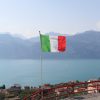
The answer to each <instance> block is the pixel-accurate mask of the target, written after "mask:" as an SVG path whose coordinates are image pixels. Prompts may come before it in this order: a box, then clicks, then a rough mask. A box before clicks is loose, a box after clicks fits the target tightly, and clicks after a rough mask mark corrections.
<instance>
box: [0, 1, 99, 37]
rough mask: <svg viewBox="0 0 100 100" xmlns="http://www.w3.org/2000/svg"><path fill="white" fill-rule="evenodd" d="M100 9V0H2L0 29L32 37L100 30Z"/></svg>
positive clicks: (0, 30)
mask: <svg viewBox="0 0 100 100" xmlns="http://www.w3.org/2000/svg"><path fill="white" fill-rule="evenodd" d="M99 10H100V0H0V32H10V33H11V34H13V35H14V34H15V35H18V36H24V37H26V38H29V37H34V36H37V35H38V31H41V33H48V32H57V33H62V34H69V35H72V34H76V33H79V32H84V31H87V30H97V31H100V11H99Z"/></svg>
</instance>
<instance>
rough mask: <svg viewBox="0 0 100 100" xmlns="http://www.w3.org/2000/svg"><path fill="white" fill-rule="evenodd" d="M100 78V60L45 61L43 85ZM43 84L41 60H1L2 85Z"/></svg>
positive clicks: (0, 81)
mask: <svg viewBox="0 0 100 100" xmlns="http://www.w3.org/2000/svg"><path fill="white" fill-rule="evenodd" d="M98 77H100V60H43V83H51V84H55V83H61V82H68V81H71V80H83V81H84V80H89V79H96V78H98ZM15 83H18V84H20V85H22V86H25V85H31V86H38V85H40V84H41V62H40V60H0V84H1V85H2V84H5V85H6V86H7V87H8V86H11V85H13V84H15Z"/></svg>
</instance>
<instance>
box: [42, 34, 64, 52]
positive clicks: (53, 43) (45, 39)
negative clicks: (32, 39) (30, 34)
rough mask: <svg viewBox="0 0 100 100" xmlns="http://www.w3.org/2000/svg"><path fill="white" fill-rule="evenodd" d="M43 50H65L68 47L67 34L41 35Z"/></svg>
mask: <svg viewBox="0 0 100 100" xmlns="http://www.w3.org/2000/svg"><path fill="white" fill-rule="evenodd" d="M40 40H41V48H42V51H43V52H64V51H65V49H66V36H50V35H40Z"/></svg>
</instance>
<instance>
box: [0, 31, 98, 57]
mask: <svg viewBox="0 0 100 100" xmlns="http://www.w3.org/2000/svg"><path fill="white" fill-rule="evenodd" d="M99 52H100V32H98V31H86V32H83V33H80V34H76V35H72V36H67V49H66V51H65V52H64V53H42V55H43V58H44V59H100V53H99ZM40 54H41V48H40V38H39V37H33V38H30V39H22V38H19V37H15V36H12V35H9V33H5V34H0V59H40Z"/></svg>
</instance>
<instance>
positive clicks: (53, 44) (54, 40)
mask: <svg viewBox="0 0 100 100" xmlns="http://www.w3.org/2000/svg"><path fill="white" fill-rule="evenodd" d="M49 39H50V49H51V52H59V51H58V36H49Z"/></svg>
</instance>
